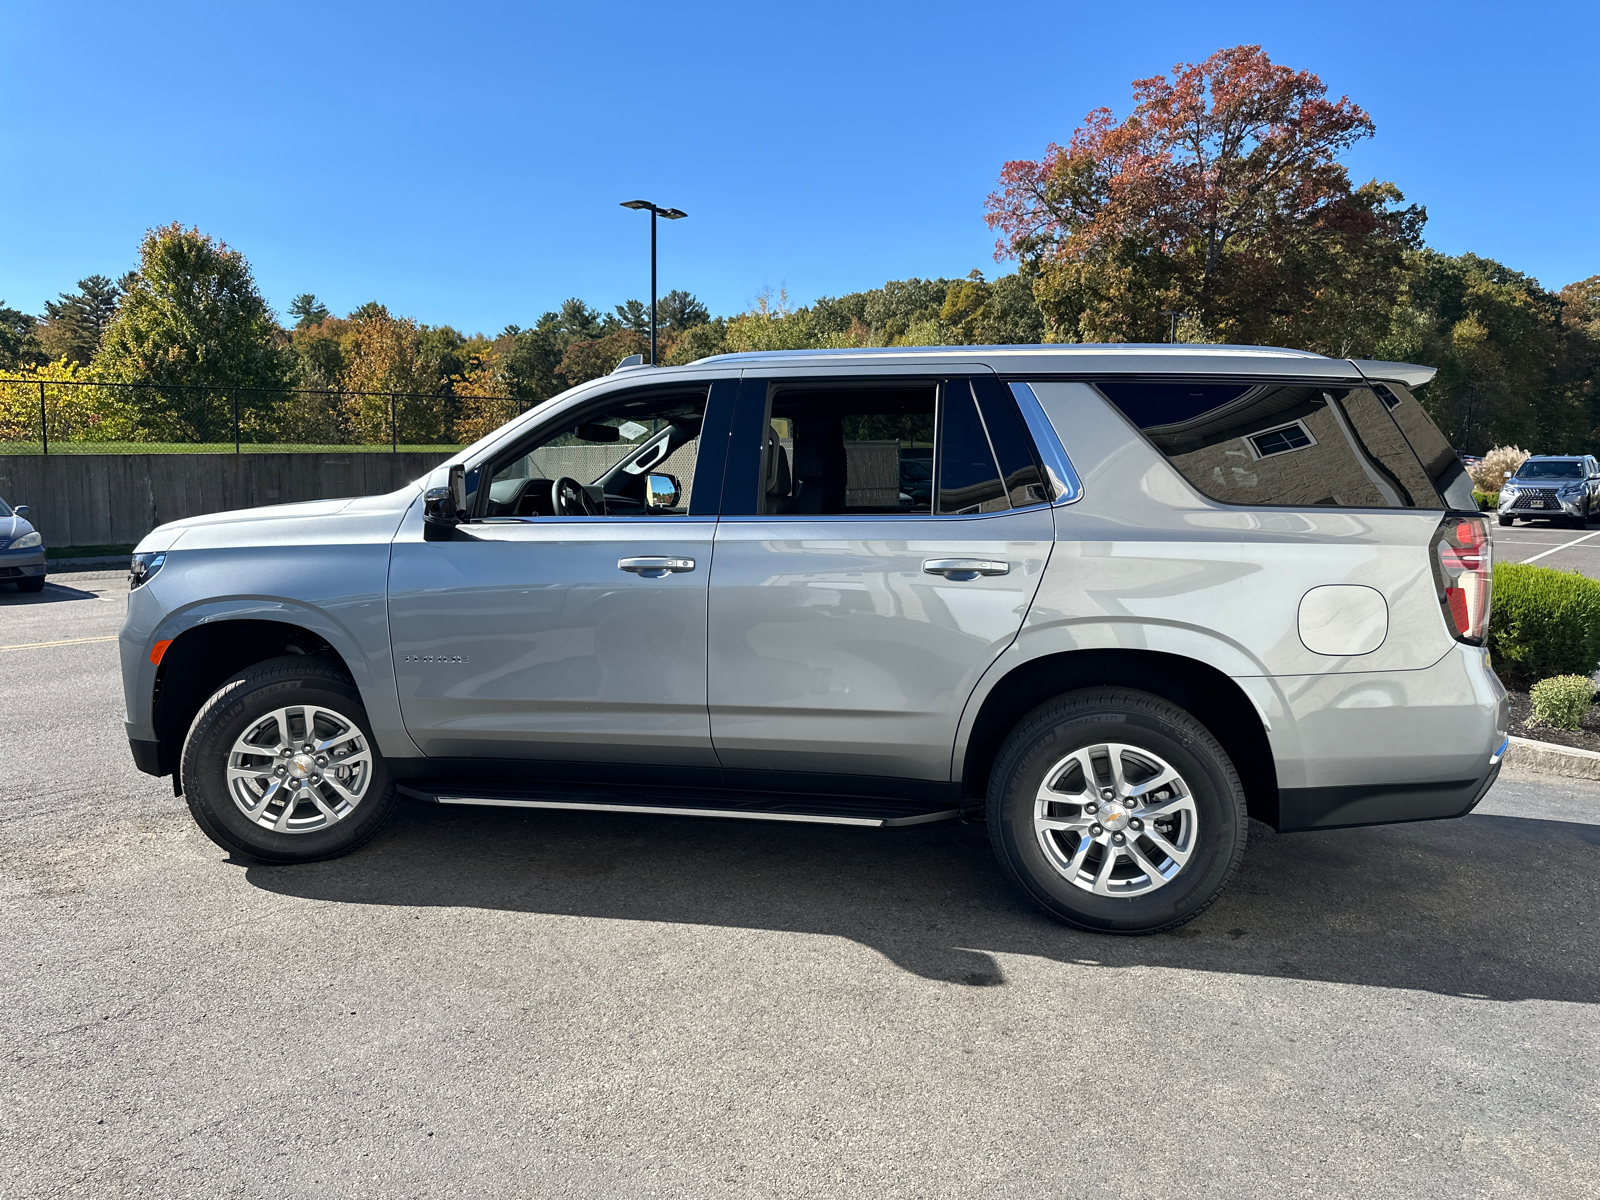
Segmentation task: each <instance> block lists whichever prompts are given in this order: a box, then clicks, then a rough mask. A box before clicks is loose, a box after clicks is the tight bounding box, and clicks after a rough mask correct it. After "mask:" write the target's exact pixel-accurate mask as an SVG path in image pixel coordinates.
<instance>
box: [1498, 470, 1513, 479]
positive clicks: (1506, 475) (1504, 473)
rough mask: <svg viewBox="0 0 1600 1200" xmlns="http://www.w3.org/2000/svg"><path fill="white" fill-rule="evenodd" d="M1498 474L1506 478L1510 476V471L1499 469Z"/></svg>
mask: <svg viewBox="0 0 1600 1200" xmlns="http://www.w3.org/2000/svg"><path fill="white" fill-rule="evenodd" d="M1500 474H1501V475H1503V476H1505V477H1506V478H1507V479H1510V478H1511V472H1510V471H1501V472H1500Z"/></svg>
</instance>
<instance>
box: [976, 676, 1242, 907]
mask: <svg viewBox="0 0 1600 1200" xmlns="http://www.w3.org/2000/svg"><path fill="white" fill-rule="evenodd" d="M987 819H988V826H989V835H990V840H991V841H992V842H993V845H994V851H995V855H996V857H997V858H999V860H1000V864H1001V866H1002V867H1004V868H1005V870H1006V873H1007V874H1008V875H1010V876H1011V879H1012V881H1013V882H1014V883H1016V884H1017V886H1018V887H1020V888H1021V889H1022V890H1023V891H1024V892H1026V893H1027V894H1028V896H1029V897H1030V898H1031V899H1032V900H1033V901H1034V903H1036V904H1038V905H1039V906H1040V907H1041V908H1043V909H1044V910H1045V911H1046V912H1047V913H1049V914H1050V915H1051V916H1053V917H1056V918H1057V919H1058V920H1061V921H1064V922H1066V923H1067V924H1069V925H1074V926H1077V927H1078V928H1080V929H1088V930H1093V931H1097V932H1102V933H1123V934H1145V933H1160V932H1161V931H1163V930H1166V929H1172V928H1174V927H1175V926H1178V925H1182V924H1183V923H1184V922H1186V921H1190V920H1193V919H1194V918H1195V917H1197V916H1199V915H1200V914H1201V913H1202V912H1204V911H1205V910H1206V909H1207V908H1209V907H1210V906H1211V904H1212V902H1213V901H1214V900H1216V898H1217V896H1218V895H1219V894H1220V893H1221V891H1222V889H1223V888H1224V887H1225V886H1226V885H1227V883H1228V881H1229V880H1230V879H1232V878H1233V876H1234V873H1235V872H1236V871H1238V869H1239V863H1240V861H1241V859H1242V858H1243V856H1244V845H1245V830H1246V813H1245V797H1244V788H1243V787H1242V786H1241V784H1240V782H1239V776H1238V773H1237V772H1236V771H1235V770H1234V768H1233V763H1232V762H1231V761H1229V759H1228V755H1227V752H1226V751H1224V750H1223V748H1222V746H1221V744H1220V743H1218V741H1217V740H1216V738H1214V737H1213V736H1212V735H1211V732H1210V730H1208V729H1206V727H1205V726H1204V725H1202V724H1201V723H1200V722H1199V721H1197V720H1195V718H1194V717H1193V716H1191V715H1190V714H1189V713H1188V712H1186V711H1185V710H1183V709H1181V708H1178V707H1177V706H1176V705H1173V704H1169V703H1168V702H1167V701H1165V700H1162V699H1160V698H1159V697H1156V696H1152V695H1150V694H1149V693H1146V692H1138V691H1133V690H1130V689H1124V688H1102V689H1095V690H1092V691H1083V692H1073V693H1069V694H1068V695H1065V696H1061V697H1058V698H1057V699H1055V700H1051V701H1048V702H1047V703H1045V704H1042V705H1040V706H1039V707H1038V708H1036V709H1034V711H1033V712H1032V713H1030V714H1029V715H1028V716H1027V717H1025V718H1024V719H1023V721H1022V722H1021V724H1019V725H1018V726H1017V727H1016V728H1015V729H1014V730H1012V732H1011V735H1010V736H1009V737H1008V738H1007V739H1006V741H1005V743H1004V745H1002V746H1001V748H1000V753H999V756H998V757H997V758H996V760H995V765H994V770H993V772H992V773H991V775H990V777H989V795H988V813H987Z"/></svg>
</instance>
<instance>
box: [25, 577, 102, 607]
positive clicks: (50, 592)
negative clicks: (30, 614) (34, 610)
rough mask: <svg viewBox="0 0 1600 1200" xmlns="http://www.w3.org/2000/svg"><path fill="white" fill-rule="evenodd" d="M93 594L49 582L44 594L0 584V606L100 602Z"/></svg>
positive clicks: (46, 584)
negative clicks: (76, 601) (84, 601)
mask: <svg viewBox="0 0 1600 1200" xmlns="http://www.w3.org/2000/svg"><path fill="white" fill-rule="evenodd" d="M98 599H100V597H99V596H97V595H96V594H95V593H93V592H85V591H82V590H81V589H79V588H75V587H67V586H66V585H65V584H62V583H56V582H55V581H54V580H49V581H47V582H46V583H45V585H44V591H42V592H23V591H18V590H17V586H16V584H14V583H4V584H0V606H7V607H9V606H11V605H18V604H60V603H62V602H63V601H66V600H98Z"/></svg>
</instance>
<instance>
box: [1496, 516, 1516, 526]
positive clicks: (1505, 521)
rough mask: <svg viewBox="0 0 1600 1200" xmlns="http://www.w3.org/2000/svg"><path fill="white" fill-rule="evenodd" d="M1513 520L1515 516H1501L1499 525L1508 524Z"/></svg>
mask: <svg viewBox="0 0 1600 1200" xmlns="http://www.w3.org/2000/svg"><path fill="white" fill-rule="evenodd" d="M1515 520H1516V518H1515V517H1501V518H1500V524H1501V525H1510V524H1511V523H1512V522H1513V521H1515Z"/></svg>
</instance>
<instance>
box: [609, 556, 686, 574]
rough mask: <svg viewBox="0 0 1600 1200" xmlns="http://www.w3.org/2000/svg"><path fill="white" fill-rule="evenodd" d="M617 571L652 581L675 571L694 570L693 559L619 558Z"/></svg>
mask: <svg viewBox="0 0 1600 1200" xmlns="http://www.w3.org/2000/svg"><path fill="white" fill-rule="evenodd" d="M617 570H619V571H631V572H633V573H634V574H635V575H645V576H648V577H649V578H651V579H659V578H661V576H663V575H667V574H670V573H672V572H674V571H692V570H694V559H692V558H654V557H650V558H619V559H617Z"/></svg>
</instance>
